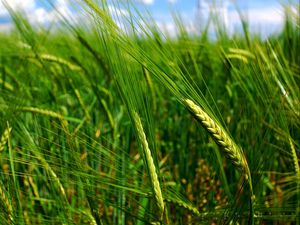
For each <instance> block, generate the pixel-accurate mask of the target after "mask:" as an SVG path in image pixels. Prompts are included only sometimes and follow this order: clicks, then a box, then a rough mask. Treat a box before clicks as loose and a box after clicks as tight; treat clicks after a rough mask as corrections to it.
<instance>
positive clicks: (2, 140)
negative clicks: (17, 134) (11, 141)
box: [0, 126, 12, 153]
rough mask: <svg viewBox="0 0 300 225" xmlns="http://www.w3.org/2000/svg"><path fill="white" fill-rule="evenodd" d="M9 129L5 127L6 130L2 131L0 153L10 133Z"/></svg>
mask: <svg viewBox="0 0 300 225" xmlns="http://www.w3.org/2000/svg"><path fill="white" fill-rule="evenodd" d="M11 129H12V128H11V127H10V126H7V128H6V129H5V130H4V132H3V134H2V136H1V140H0V153H1V152H2V151H3V150H4V147H5V144H6V142H7V140H8V138H9V135H10V132H11Z"/></svg>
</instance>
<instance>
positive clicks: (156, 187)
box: [133, 112, 164, 220]
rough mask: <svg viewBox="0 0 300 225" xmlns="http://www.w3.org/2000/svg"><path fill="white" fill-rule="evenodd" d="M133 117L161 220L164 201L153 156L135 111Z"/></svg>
mask: <svg viewBox="0 0 300 225" xmlns="http://www.w3.org/2000/svg"><path fill="white" fill-rule="evenodd" d="M133 119H134V123H135V126H136V129H137V134H138V138H139V140H140V142H141V144H142V146H143V150H144V154H145V157H146V164H147V166H148V170H149V173H150V180H151V184H152V189H153V192H154V197H155V201H156V205H157V208H158V210H159V212H158V215H159V218H160V220H162V218H163V213H164V201H163V196H162V192H161V188H160V184H159V180H158V176H157V173H156V168H155V164H154V161H153V158H152V156H151V151H150V148H149V145H148V141H147V138H146V135H145V132H144V129H143V125H142V122H141V119H140V117H139V115H138V114H137V113H136V112H134V113H133Z"/></svg>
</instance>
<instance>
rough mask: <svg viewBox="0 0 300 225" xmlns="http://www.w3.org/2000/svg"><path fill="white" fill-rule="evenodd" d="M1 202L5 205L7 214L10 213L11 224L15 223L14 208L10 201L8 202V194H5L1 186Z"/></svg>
mask: <svg viewBox="0 0 300 225" xmlns="http://www.w3.org/2000/svg"><path fill="white" fill-rule="evenodd" d="M0 200H1V202H2V204H3V206H4V207H5V209H6V212H7V213H8V218H9V220H10V221H11V222H13V209H12V206H11V204H10V201H9V200H8V198H7V196H6V194H5V190H4V189H3V188H2V187H1V185H0Z"/></svg>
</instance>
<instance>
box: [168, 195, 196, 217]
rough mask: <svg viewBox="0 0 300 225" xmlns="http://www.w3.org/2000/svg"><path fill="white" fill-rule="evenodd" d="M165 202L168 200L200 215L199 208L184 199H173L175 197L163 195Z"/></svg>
mask: <svg viewBox="0 0 300 225" xmlns="http://www.w3.org/2000/svg"><path fill="white" fill-rule="evenodd" d="M164 200H165V202H169V203H173V204H176V205H178V206H179V207H181V208H184V209H186V210H188V211H190V212H192V213H193V214H195V215H196V216H200V215H201V214H200V212H199V210H198V209H197V208H196V207H194V206H193V205H191V204H189V203H186V202H184V201H181V200H180V199H175V198H170V197H165V198H164Z"/></svg>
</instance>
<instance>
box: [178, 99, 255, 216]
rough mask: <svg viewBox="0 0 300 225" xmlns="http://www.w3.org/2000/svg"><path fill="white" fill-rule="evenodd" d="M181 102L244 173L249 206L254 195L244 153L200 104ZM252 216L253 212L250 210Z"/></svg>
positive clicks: (187, 100)
mask: <svg viewBox="0 0 300 225" xmlns="http://www.w3.org/2000/svg"><path fill="white" fill-rule="evenodd" d="M183 103H184V104H185V105H186V107H187V108H188V109H189V110H190V112H191V113H192V114H193V115H194V116H195V118H196V119H197V120H198V121H199V122H200V123H201V125H202V126H203V127H204V128H205V129H206V130H207V131H208V132H209V133H210V135H211V136H212V137H213V139H214V140H215V142H216V143H217V144H218V145H219V146H221V148H222V150H223V153H224V155H225V156H226V157H227V158H228V159H229V160H230V161H231V163H232V164H233V165H234V166H235V167H236V168H237V169H238V170H239V171H241V173H242V174H243V175H244V177H245V179H246V180H247V181H248V184H249V188H250V193H251V199H250V202H251V208H252V204H253V201H254V200H255V196H254V194H253V187H252V180H251V173H250V169H249V166H248V163H247V160H246V157H245V155H244V154H243V151H242V150H241V148H240V147H239V146H238V145H237V144H236V143H235V142H234V141H233V140H232V139H231V138H230V136H229V135H228V134H227V132H226V131H225V130H224V129H223V128H222V127H221V126H220V125H219V124H218V123H217V122H216V121H214V120H213V119H212V118H211V117H210V116H209V115H208V114H207V113H206V112H205V111H204V110H203V109H202V108H201V107H200V106H198V105H196V104H195V103H194V102H193V101H192V100H190V99H183ZM251 210H252V209H251ZM251 214H252V215H251V216H253V212H251Z"/></svg>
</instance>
